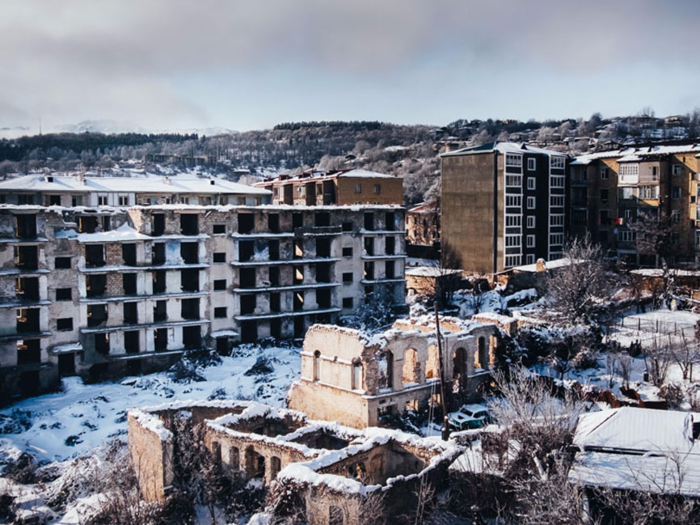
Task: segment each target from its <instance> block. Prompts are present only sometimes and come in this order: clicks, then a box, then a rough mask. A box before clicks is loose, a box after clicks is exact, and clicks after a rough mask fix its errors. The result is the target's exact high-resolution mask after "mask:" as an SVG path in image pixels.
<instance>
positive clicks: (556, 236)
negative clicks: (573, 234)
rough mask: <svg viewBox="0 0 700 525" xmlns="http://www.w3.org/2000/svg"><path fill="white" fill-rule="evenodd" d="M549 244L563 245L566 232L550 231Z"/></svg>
mask: <svg viewBox="0 0 700 525" xmlns="http://www.w3.org/2000/svg"><path fill="white" fill-rule="evenodd" d="M549 244H550V245H552V246H561V245H562V244H564V234H563V233H550V234H549Z"/></svg>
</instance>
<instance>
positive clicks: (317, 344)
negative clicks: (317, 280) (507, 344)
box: [288, 316, 508, 428]
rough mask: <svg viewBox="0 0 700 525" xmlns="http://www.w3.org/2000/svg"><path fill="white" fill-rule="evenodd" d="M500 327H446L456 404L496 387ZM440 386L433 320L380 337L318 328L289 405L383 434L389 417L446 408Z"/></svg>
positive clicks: (483, 321) (448, 374)
mask: <svg viewBox="0 0 700 525" xmlns="http://www.w3.org/2000/svg"><path fill="white" fill-rule="evenodd" d="M499 317H502V316H499ZM499 323H500V320H499V319H495V318H492V317H489V316H485V317H484V318H480V319H479V321H477V322H470V321H466V322H465V321H461V320H459V319H452V318H446V319H444V320H443V321H442V322H441V333H442V337H443V366H444V373H445V380H446V382H447V388H448V390H449V391H450V392H452V394H453V395H451V396H450V398H451V401H452V402H453V403H455V404H457V403H459V402H464V401H465V400H469V398H471V397H474V396H476V394H477V389H478V387H479V385H480V384H482V383H483V382H484V381H486V380H488V379H489V368H490V367H491V365H492V364H493V362H494V357H495V351H496V346H497V344H498V334H499V332H500V329H501V328H500V327H499ZM506 329H508V328H507V327H506ZM439 379H440V375H439V366H438V345H437V338H436V330H435V325H434V324H433V323H432V322H431V321H430V320H427V319H426V320H399V321H397V322H396V323H395V324H394V326H393V328H392V329H390V330H388V331H387V332H385V333H383V334H380V335H376V336H373V337H369V336H367V335H366V334H365V333H363V332H361V331H359V330H353V329H349V328H340V327H337V326H329V325H316V326H313V327H311V328H310V329H309V331H308V332H307V334H306V338H305V339H304V350H303V352H302V361H301V380H300V381H298V382H296V383H294V385H292V388H291V390H290V392H289V395H288V404H289V407H290V408H293V409H295V410H300V411H303V412H305V413H307V414H308V415H309V417H312V418H314V419H327V420H331V421H338V422H339V423H341V424H343V425H347V426H350V427H354V428H365V427H368V426H376V425H377V424H379V422H380V420H381V419H382V417H383V416H393V415H399V414H402V413H403V412H404V411H405V410H420V409H421V408H423V407H425V406H427V404H428V403H429V402H431V401H433V402H435V401H437V400H439V395H440V387H439ZM454 408H456V407H454Z"/></svg>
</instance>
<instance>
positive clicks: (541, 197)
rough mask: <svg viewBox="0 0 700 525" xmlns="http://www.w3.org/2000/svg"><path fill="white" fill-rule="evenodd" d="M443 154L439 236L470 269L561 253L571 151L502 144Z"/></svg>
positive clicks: (488, 269)
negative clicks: (566, 153) (567, 154)
mask: <svg viewBox="0 0 700 525" xmlns="http://www.w3.org/2000/svg"><path fill="white" fill-rule="evenodd" d="M441 159H442V197H441V205H442V216H441V226H442V235H441V240H442V244H443V247H444V246H450V247H451V249H453V250H455V251H456V253H457V254H459V256H460V257H461V259H462V265H463V268H464V269H465V270H467V271H471V272H476V273H482V274H489V273H491V274H494V273H498V272H501V271H503V270H506V269H508V268H511V267H513V266H518V265H521V264H532V263H534V262H535V261H536V260H537V259H540V258H543V259H545V260H554V259H558V258H560V257H561V255H562V248H563V244H564V239H565V236H566V232H567V227H568V219H567V214H566V210H567V200H568V197H567V195H568V185H569V183H568V166H567V158H566V155H565V154H563V153H559V152H556V151H549V150H543V149H538V148H533V147H530V146H527V145H520V144H515V143H512V142H502V143H498V142H497V143H492V144H486V145H483V146H478V147H472V148H465V149H461V150H457V151H450V152H447V153H444V154H442V155H441Z"/></svg>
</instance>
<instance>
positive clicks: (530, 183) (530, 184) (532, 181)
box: [527, 159, 537, 190]
mask: <svg viewBox="0 0 700 525" xmlns="http://www.w3.org/2000/svg"><path fill="white" fill-rule="evenodd" d="M532 160H535V159H532ZM536 187H537V179H536V178H535V177H528V178H527V189H528V190H534V189H535V188H536Z"/></svg>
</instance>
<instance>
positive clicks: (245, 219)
mask: <svg viewBox="0 0 700 525" xmlns="http://www.w3.org/2000/svg"><path fill="white" fill-rule="evenodd" d="M254 228H255V216H254V215H253V214H252V213H239V214H238V233H250V232H252V231H253V229H254Z"/></svg>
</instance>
